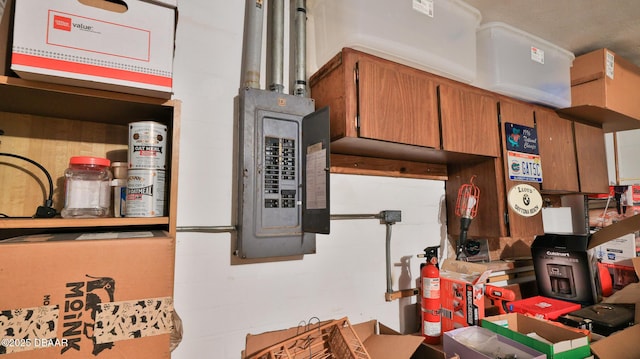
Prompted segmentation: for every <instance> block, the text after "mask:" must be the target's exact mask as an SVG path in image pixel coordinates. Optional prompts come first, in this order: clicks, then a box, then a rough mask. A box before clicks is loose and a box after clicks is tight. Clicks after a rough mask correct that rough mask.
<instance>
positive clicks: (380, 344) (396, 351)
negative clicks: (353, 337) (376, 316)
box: [364, 334, 423, 359]
mask: <svg viewBox="0 0 640 359" xmlns="http://www.w3.org/2000/svg"><path fill="white" fill-rule="evenodd" d="M422 341H423V338H422V337H419V336H415V335H385V334H381V335H373V336H371V337H369V338H368V339H367V340H366V341H365V342H364V346H365V348H367V352H369V356H371V359H389V358H411V356H412V355H413V353H414V352H415V351H416V349H418V347H419V346H420V344H422Z"/></svg>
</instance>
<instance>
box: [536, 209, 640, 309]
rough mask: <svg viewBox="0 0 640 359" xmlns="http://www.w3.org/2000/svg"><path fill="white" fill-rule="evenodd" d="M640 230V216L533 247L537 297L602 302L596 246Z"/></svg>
mask: <svg viewBox="0 0 640 359" xmlns="http://www.w3.org/2000/svg"><path fill="white" fill-rule="evenodd" d="M638 230H640V215H635V216H633V217H629V218H625V219H623V220H622V221H620V222H618V223H615V224H612V225H610V226H607V227H604V228H603V229H601V230H599V231H597V232H595V233H593V234H591V235H578V234H549V233H548V234H544V235H542V236H537V237H536V238H535V240H534V241H533V244H532V245H531V254H532V257H533V268H534V270H535V273H536V282H537V284H538V293H539V294H540V295H543V296H545V297H550V298H557V299H561V300H567V301H570V302H575V303H580V304H582V305H591V304H594V303H597V302H599V301H600V299H601V297H602V289H601V284H600V280H599V274H598V266H597V258H596V255H595V250H594V248H596V247H597V246H599V245H601V244H603V243H606V242H608V241H610V240H613V239H616V238H619V237H622V236H624V235H625V234H628V233H632V232H636V231H638Z"/></svg>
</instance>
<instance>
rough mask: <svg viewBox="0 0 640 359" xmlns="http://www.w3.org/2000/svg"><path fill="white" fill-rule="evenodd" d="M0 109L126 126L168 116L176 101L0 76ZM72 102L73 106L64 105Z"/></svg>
mask: <svg viewBox="0 0 640 359" xmlns="http://www.w3.org/2000/svg"><path fill="white" fill-rule="evenodd" d="M0 98H2V102H1V103H0V111H1V112H10V113H25V114H31V115H37V116H45V117H55V118H64V119H71V120H84V121H86V120H87V119H91V121H93V122H102V123H114V124H122V125H126V124H128V123H130V122H132V121H136V120H152V119H158V118H171V116H168V115H167V112H168V111H169V112H171V111H173V106H174V105H175V102H176V100H166V99H161V98H153V97H146V96H139V95H131V94H126V93H118V92H111V91H104V90H95V89H88V88H84V87H75V86H67V85H60V84H52V83H46V82H38V81H28V80H23V79H20V78H16V77H7V76H0ZM69 103H73V104H74V105H73V106H68V105H65V104H69Z"/></svg>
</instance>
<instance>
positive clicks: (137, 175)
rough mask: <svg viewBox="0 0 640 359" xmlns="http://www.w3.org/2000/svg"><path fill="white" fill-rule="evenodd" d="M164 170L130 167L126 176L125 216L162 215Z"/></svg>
mask: <svg viewBox="0 0 640 359" xmlns="http://www.w3.org/2000/svg"><path fill="white" fill-rule="evenodd" d="M164 196H165V171H161V170H155V169H146V170H140V169H130V170H129V172H128V176H127V205H126V207H125V216H126V217H162V216H164V205H165V200H164Z"/></svg>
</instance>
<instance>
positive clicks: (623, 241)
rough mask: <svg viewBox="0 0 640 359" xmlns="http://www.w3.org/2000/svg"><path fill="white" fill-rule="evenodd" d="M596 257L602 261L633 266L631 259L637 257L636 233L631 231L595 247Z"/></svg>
mask: <svg viewBox="0 0 640 359" xmlns="http://www.w3.org/2000/svg"><path fill="white" fill-rule="evenodd" d="M595 251H596V258H598V259H600V260H601V261H602V263H609V264H619V265H625V266H629V267H633V263H632V262H631V260H632V259H633V258H635V257H636V235H635V233H629V234H626V235H624V236H622V237H619V238H616V239H612V240H610V241H609V242H607V243H604V244H601V245H599V246H597V247H596V248H595Z"/></svg>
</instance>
